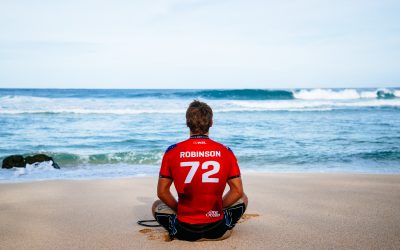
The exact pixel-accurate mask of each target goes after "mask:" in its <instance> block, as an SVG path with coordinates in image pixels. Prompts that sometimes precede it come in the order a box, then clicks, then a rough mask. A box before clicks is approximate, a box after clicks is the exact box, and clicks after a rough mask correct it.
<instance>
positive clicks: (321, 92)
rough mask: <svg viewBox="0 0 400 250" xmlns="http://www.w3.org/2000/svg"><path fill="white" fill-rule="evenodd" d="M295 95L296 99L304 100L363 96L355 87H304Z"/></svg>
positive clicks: (357, 97)
mask: <svg viewBox="0 0 400 250" xmlns="http://www.w3.org/2000/svg"><path fill="white" fill-rule="evenodd" d="M293 95H294V97H295V98H296V99H303V100H344V99H359V98H361V96H360V94H359V93H358V92H357V90H355V89H344V90H340V91H335V90H331V89H310V90H306V89H303V90H300V91H295V92H294V93H293Z"/></svg>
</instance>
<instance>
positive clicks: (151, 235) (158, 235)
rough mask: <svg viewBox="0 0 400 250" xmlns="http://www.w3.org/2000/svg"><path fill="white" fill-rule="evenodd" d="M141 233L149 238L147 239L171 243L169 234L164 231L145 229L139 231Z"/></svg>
mask: <svg viewBox="0 0 400 250" xmlns="http://www.w3.org/2000/svg"><path fill="white" fill-rule="evenodd" d="M139 232H141V233H142V234H145V235H146V236H147V239H149V240H164V241H171V239H170V238H169V235H168V233H167V232H165V230H162V229H150V228H145V229H141V230H139Z"/></svg>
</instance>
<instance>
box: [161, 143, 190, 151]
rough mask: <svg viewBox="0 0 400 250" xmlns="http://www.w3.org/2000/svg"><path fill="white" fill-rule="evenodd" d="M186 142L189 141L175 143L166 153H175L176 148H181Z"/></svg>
mask: <svg viewBox="0 0 400 250" xmlns="http://www.w3.org/2000/svg"><path fill="white" fill-rule="evenodd" d="M186 141H187V140H184V141H180V142H177V143H174V144H172V145H169V146H168V147H167V149H166V150H165V153H168V152H170V151H174V149H176V148H177V147H179V146H180V145H182V144H184V143H185V142H186Z"/></svg>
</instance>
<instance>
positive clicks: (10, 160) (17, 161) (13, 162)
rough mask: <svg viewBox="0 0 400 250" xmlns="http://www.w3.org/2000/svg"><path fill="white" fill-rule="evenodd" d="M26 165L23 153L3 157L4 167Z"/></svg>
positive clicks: (21, 166)
mask: <svg viewBox="0 0 400 250" xmlns="http://www.w3.org/2000/svg"><path fill="white" fill-rule="evenodd" d="M25 166H26V163H25V159H24V157H23V156H22V155H10V156H7V157H6V158H4V159H3V164H2V166H1V167H2V168H13V167H16V168H24V167H25Z"/></svg>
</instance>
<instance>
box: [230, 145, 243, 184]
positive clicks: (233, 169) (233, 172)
mask: <svg viewBox="0 0 400 250" xmlns="http://www.w3.org/2000/svg"><path fill="white" fill-rule="evenodd" d="M228 149H229V148H228ZM229 153H230V158H231V161H230V162H231V166H230V169H229V173H228V180H230V179H234V178H238V177H240V168H239V164H238V162H237V159H236V156H235V155H234V154H233V152H232V151H231V150H230V149H229Z"/></svg>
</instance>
